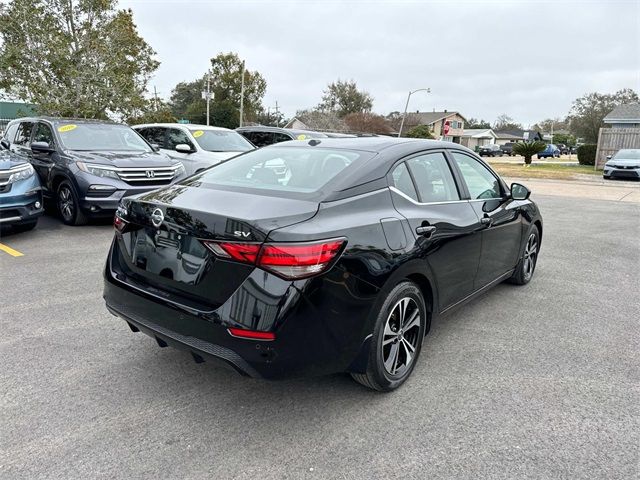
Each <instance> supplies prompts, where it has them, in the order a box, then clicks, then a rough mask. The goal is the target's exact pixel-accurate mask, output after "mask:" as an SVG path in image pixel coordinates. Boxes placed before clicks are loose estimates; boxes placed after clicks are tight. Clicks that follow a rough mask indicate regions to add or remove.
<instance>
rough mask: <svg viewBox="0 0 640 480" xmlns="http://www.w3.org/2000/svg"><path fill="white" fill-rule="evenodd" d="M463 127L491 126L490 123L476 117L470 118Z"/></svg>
mask: <svg viewBox="0 0 640 480" xmlns="http://www.w3.org/2000/svg"><path fill="white" fill-rule="evenodd" d="M464 126H465V128H486V129H489V128H491V124H490V123H489V122H487V121H485V120H478V119H477V118H470V119H469V120H467V123H466V124H465V125H464Z"/></svg>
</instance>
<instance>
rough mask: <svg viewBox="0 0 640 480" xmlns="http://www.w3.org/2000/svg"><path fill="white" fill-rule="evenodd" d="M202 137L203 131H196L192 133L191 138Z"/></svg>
mask: <svg viewBox="0 0 640 480" xmlns="http://www.w3.org/2000/svg"><path fill="white" fill-rule="evenodd" d="M202 135H204V131H203V130H196V131H195V132H193V138H198V137H201V136H202Z"/></svg>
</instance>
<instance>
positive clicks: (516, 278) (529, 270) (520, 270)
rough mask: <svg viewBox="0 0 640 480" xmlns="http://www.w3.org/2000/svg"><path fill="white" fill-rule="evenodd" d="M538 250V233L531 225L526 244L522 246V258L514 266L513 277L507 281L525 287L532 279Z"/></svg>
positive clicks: (536, 228)
mask: <svg viewBox="0 0 640 480" xmlns="http://www.w3.org/2000/svg"><path fill="white" fill-rule="evenodd" d="M539 250H540V232H539V231H538V227H536V226H535V225H533V226H532V227H531V230H529V235H528V237H527V243H525V245H524V251H523V253H522V258H521V259H520V261H519V262H518V265H517V266H516V270H515V272H513V276H512V277H511V278H510V279H509V282H510V283H513V284H515V285H526V284H527V283H529V282H530V281H531V279H532V278H533V273H534V272H535V269H536V264H537V263H538V252H539Z"/></svg>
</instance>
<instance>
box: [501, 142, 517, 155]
mask: <svg viewBox="0 0 640 480" xmlns="http://www.w3.org/2000/svg"><path fill="white" fill-rule="evenodd" d="M514 145H515V143H513V142H507V143H505V144H504V145H500V150H502V153H504V154H505V155H509V156H510V157H513V156H514V155H515V153H513V146H514Z"/></svg>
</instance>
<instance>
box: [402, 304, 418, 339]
mask: <svg viewBox="0 0 640 480" xmlns="http://www.w3.org/2000/svg"><path fill="white" fill-rule="evenodd" d="M416 325H417V326H420V310H417V309H416V311H415V312H413V314H412V315H411V316H410V317H409V319H408V320H407V323H405V325H404V326H403V327H402V329H403V330H404V332H405V333H406V332H408V331H409V330H411V329H412V328H413V327H415V326H416Z"/></svg>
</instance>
